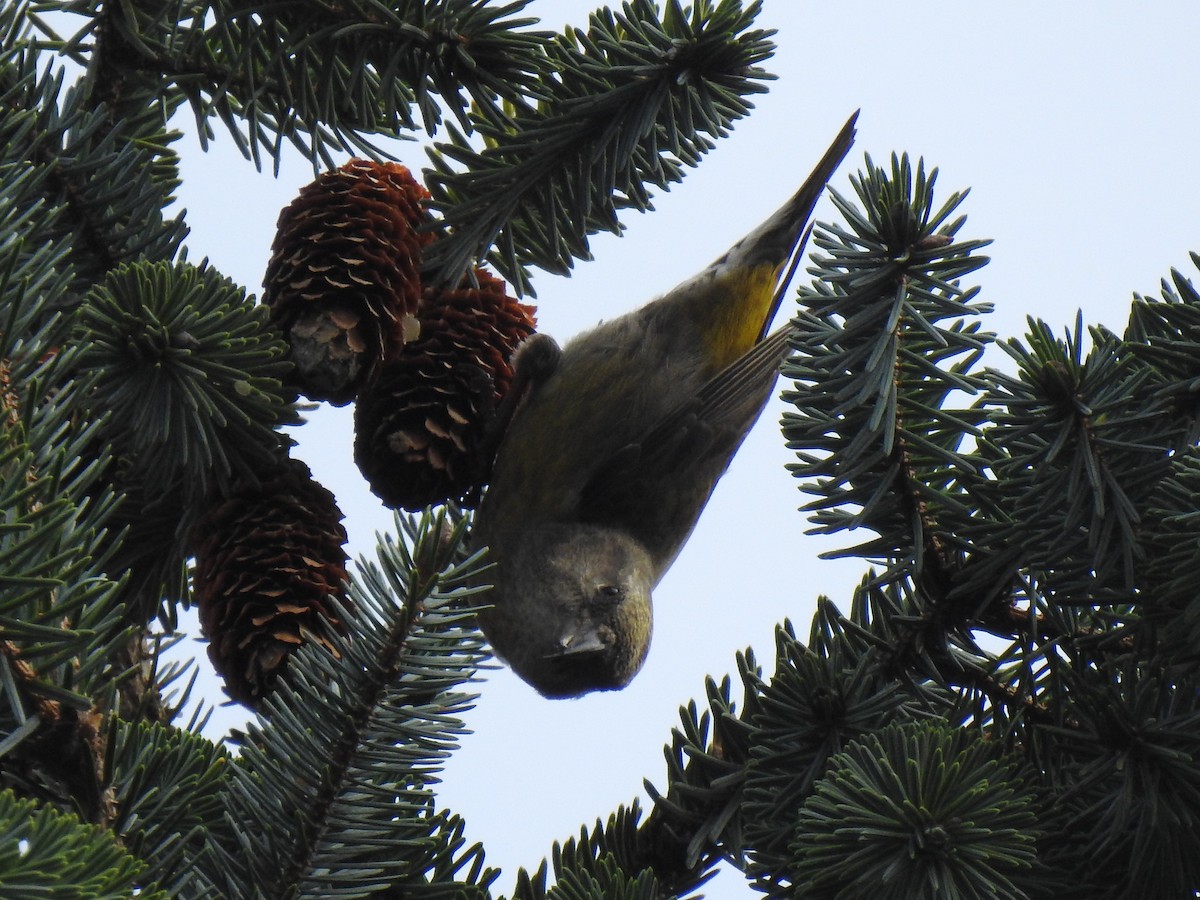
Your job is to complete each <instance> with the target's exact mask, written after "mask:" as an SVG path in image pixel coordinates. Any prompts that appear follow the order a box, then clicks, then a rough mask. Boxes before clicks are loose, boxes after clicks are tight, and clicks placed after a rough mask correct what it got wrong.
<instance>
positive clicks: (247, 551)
mask: <svg viewBox="0 0 1200 900" xmlns="http://www.w3.org/2000/svg"><path fill="white" fill-rule="evenodd" d="M341 520H342V513H341V511H340V510H339V509H338V507H337V502H336V501H335V500H334V496H333V494H331V493H330V492H329V491H328V490H326V489H325V488H324V487H322V486H321V485H320V484H318V483H317V482H316V481H314V480H313V477H312V473H311V472H310V471H309V468H308V466H306V465H305V464H304V463H302V462H300V461H299V460H286V461H285V465H283V466H282V467H281V468H280V470H279V472H278V474H276V475H274V476H273V477H270V478H268V479H265V480H263V481H262V482H261V483H259V484H258V485H256V486H253V487H247V488H244V489H242V490H240V491H235V492H234V493H233V494H232V495H231V496H230V497H228V498H227V499H225V500H223V501H221V502H220V503H218V504H217V505H216V506H215V507H214V508H213V509H212V510H211V511H210V512H209V514H208V516H207V517H206V518H205V520H204V521H203V522H202V523H201V525H200V526H199V528H198V529H197V532H196V541H195V547H196V567H195V571H194V574H193V587H194V591H195V597H196V601H197V605H198V606H199V611H200V625H201V628H202V629H203V631H204V635H205V636H206V637H207V638H208V640H209V645H208V656H209V659H211V660H212V663H213V666H214V667H215V668H216V670H217V672H219V673H220V674H221V675H222V676H223V677H224V678H225V690H226V692H228V694H229V696H231V697H232V698H233V699H235V700H238V701H240V702H242V703H245V704H246V705H248V706H254V705H255V704H256V703H257V701H258V700H259V699H261V698H262V697H263V696H264V695H266V694H268V693H269V692H270V691H271V690H272V688H273V687H274V685H275V682H276V679H277V678H278V677H279V676H280V675H281V674H282V673H283V672H284V671H285V669H286V664H287V660H288V658H289V657H290V656H291V654H292V653H293V652H294V651H295V650H296V649H297V648H299V647H300V645H301V644H303V643H304V641H305V640H307V639H309V638H312V639H314V640H316V641H317V642H318V643H320V644H322V645H323V646H324V647H326V648H327V649H329V650H330V651H333V646H332V644H331V643H330V641H329V635H330V634H331V633H332V631H337V632H339V633H342V634H344V633H345V626H344V624H343V623H342V622H341V621H340V620H339V618H338V616H337V613H336V612H335V610H334V608H333V606H332V605H331V602H330V600H331V598H335V597H336V598H337V599H338V600H339V601H340V602H341V603H342V604H343V605H344V604H346V603H347V602H348V599H347V597H346V593H345V586H344V582H345V579H346V559H347V557H346V552H345V550H344V544H345V543H346V539H347V538H346V529H345V528H343V527H342V524H341Z"/></svg>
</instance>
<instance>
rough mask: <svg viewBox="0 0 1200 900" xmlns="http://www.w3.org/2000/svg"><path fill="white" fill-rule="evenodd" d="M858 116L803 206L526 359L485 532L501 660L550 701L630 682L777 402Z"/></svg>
mask: <svg viewBox="0 0 1200 900" xmlns="http://www.w3.org/2000/svg"><path fill="white" fill-rule="evenodd" d="M857 117H858V113H857V112H855V113H854V115H852V116H851V117H850V119H849V120H848V121H847V122H846V124H845V125H844V126H843V128H842V129H841V131H840V132H839V133H838V135H837V137H836V138H835V139H834V141H833V143H832V144H831V145H830V147H829V149H828V150H827V151H826V153H825V155H824V156H823V157H822V158H821V160H820V162H819V163H817V165H816V167H815V168H814V169H813V171H812V173H811V174H810V175H809V177H808V178H807V179H806V180H805V181H804V183H803V184H802V185H801V186H800V188H799V189H798V190H797V191H796V192H795V194H793V195H792V197H791V198H790V199H789V200H788V201H787V202H786V203H785V204H784V205H783V206H782V207H781V208H780V209H779V210H777V211H776V212H775V213H774V214H773V215H771V216H770V217H769V218H767V219H766V220H765V221H764V222H763V223H762V224H761V225H759V226H758V227H757V228H755V229H754V230H753V231H751V232H750V233H749V234H748V235H746V236H745V237H743V238H742V239H741V240H739V241H738V242H737V243H735V244H734V245H733V246H732V247H730V249H729V250H728V251H726V252H725V253H724V254H723V255H722V256H721V257H720V258H718V259H717V260H715V261H714V262H713V263H712V264H711V265H709V266H708V267H707V268H705V269H704V270H703V271H701V272H700V273H698V274H697V275H695V276H693V277H691V278H689V279H687V280H686V281H684V282H683V283H681V284H680V285H678V286H677V287H675V288H673V289H672V290H670V291H668V292H667V293H665V294H663V295H662V296H660V297H658V298H656V299H654V300H651V301H650V302H649V303H647V304H646V305H644V306H642V307H640V308H638V309H636V310H634V311H633V312H630V313H627V314H625V315H622V316H619V317H617V318H614V319H611V320H609V321H605V322H601V323H600V324H599V325H598V326H596V327H595V328H594V329H591V330H590V331H587V332H585V333H583V334H580V335H578V336H577V337H575V338H573V339H572V340H570V341H569V342H567V344H566V345H565V346H564V347H560V346H559V345H558V343H557V342H556V341H555V340H554V339H553V338H552V337H550V336H549V335H546V334H541V333H539V334H535V335H533V336H531V337H530V338H528V339H527V340H526V341H525V342H524V343H523V344H522V345H521V346H520V347H519V348H518V349H517V351H516V353H515V354H514V355H513V359H512V366H513V373H514V374H513V381H512V386H511V387H510V391H509V395H508V398H506V402H505V404H504V408H502V410H501V411H500V412H499V413H498V419H500V420H501V421H502V422H503V425H501V426H500V428H501V429H502V433H501V434H500V435H499V436H498V437H497V439H496V441H495V447H496V450H495V455H494V459H493V461H492V469H491V474H490V477H489V481H488V484H487V488H486V491H485V492H484V494H483V497H482V500H481V502H480V504H479V508H478V509H477V510H476V513H475V516H474V520H473V524H472V538H471V540H472V545H473V546H474V547H476V548H483V547H487V548H488V552H489V559H490V561H491V563H492V565H491V566H490V568H489V569H488V570H487V571H486V573H485V574H484V575H483V576H482V578H483V579H484V581H485V582H486V583H488V584H490V586H491V589H490V591H489V592H488V593H487V595H485V596H484V597H483V598H482V606H481V608H480V610H479V613H478V619H479V624H480V627H481V629H482V630H483V632H484V634H485V635H486V636H487V638H488V641H489V643H490V644H491V646H492V649H493V650H494V651H495V653H496V655H497V656H498V657H499V658H500V659H501V660H503V661H504V662H506V663H507V664H508V665H509V667H510V668H512V670H513V671H514V672H515V673H516V674H517V675H518V676H519V677H520V678H521V679H523V680H524V681H525V682H527V683H528V684H529V685H531V686H532V687H533V688H534V689H536V690H537V691H538V692H539V693H541V694H542V695H543V696H545V697H548V698H555V699H559V698H573V697H579V696H582V695H584V694H587V693H589V692H592V691H607V690H618V689H621V688H623V687H625V686H627V685H628V684H629V682H630V681H631V680H632V679H633V677H634V676H635V675H636V674H637V672H638V671H639V670H640V669H641V667H642V664H643V662H644V661H645V658H646V655H647V652H648V650H649V646H650V635H651V631H652V627H653V605H652V599H651V592H652V590H653V588H654V587H655V586H656V585H657V584H658V582H659V581H660V579H661V578H662V576H663V574H664V573H665V572H666V571H667V569H669V568H670V566H671V564H672V563H673V562H674V560H675V558H676V556H677V555H678V554H679V551H680V549H681V548H682V547H683V545H684V544H685V543H686V541H687V539H688V537H689V536H690V534H691V532H692V530H693V529H694V527H695V525H696V522H697V520H698V519H699V517H700V514H701V512H702V511H703V509H704V507H705V505H706V504H707V502H708V500H709V497H710V496H711V494H712V491H713V488H714V487H715V486H716V483H717V481H718V480H719V479H720V477H721V475H722V474H723V473H724V472H725V470H726V469H727V468H728V466H729V463H730V461H731V460H732V459H733V456H734V454H735V453H736V452H737V450H738V448H739V447H740V446H741V444H742V441H743V439H744V438H745V436H746V434H747V433H748V432H749V431H750V428H751V427H752V426H753V424H754V423H755V421H756V420H757V419H758V417H759V415H760V414H761V412H762V410H763V408H764V406H765V405H766V403H767V400H768V399H769V398H770V396H771V393H772V392H773V389H774V385H775V382H776V379H777V376H778V374H779V367H780V364H781V363H782V361H783V359H784V357H785V356H786V355H787V353H788V352H789V343H788V337H789V332H790V326H784V327H782V328H780V329H778V330H776V331H774V332H771V333H768V329H769V327H770V324H771V321H772V320H773V318H774V317H775V314H776V311H777V310H778V308H779V305H780V302H781V300H782V298H783V296H784V294H785V292H786V290H787V286H788V283H789V282H790V280H791V277H792V275H793V274H794V272H795V269H796V266H797V265H798V263H799V258H800V255H801V253H802V251H803V245H804V243H805V241H806V240H807V236H808V233H809V232H810V231H811V227H810V226H809V225H808V220H809V218H810V216H811V215H812V211H813V208H814V207H815V206H816V203H817V201H818V199H819V198H820V197H821V194H822V193H823V191H824V189H825V186H826V184H827V183H828V181H829V179H830V178H831V177H832V176H833V174H834V172H835V171H836V169H837V168H838V166H839V165H840V163H841V162H842V160H843V159H844V158H845V156H846V154H847V153H848V152H849V150H850V148H851V146H852V145H853V143H854V137H855V123H856V121H857Z"/></svg>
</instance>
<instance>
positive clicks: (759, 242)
mask: <svg viewBox="0 0 1200 900" xmlns="http://www.w3.org/2000/svg"><path fill="white" fill-rule="evenodd" d="M857 121H858V111H857V110H856V111H855V112H854V115H852V116H851V117H850V118H849V119H848V120H847V121H846V124H845V125H844V126H842V130H841V131H840V132H838V136H837V137H836V138H834V139H833V143H832V144H830V145H829V149H828V150H826V151H825V155H824V156H822V157H821V161H820V162H818V163H817V165H816V167H815V168H814V169H813V170H812V173H811V174H810V175H809V176H808V178H806V179H805V180H804V184H802V185H800V188H799V190H797V191H796V193H794V194H792V196H791V198H790V199H788V201H787V202H786V203H784V204H783V206H781V207H780V208H779V209H778V210H776V212H775V213H774V215H772V216H771V217H770V218H768V219H767V220H766V221H765V222H763V223H762V224H761V225H759V226H758V227H757V228H755V229H754V230H753V231H752V232H750V233H749V234H748V235H746V236H745V237H744V238H742V239H741V240H740V241H738V242H737V243H736V244H734V245H733V246H732V247H730V248H729V250H728V251H726V253H725V255H724V256H722V257H721V258H720V259H718V260H716V261H715V262H713V264H712V266H711V267H710V268H714V269H715V268H718V267H722V268H726V267H727V268H731V269H746V270H752V269H756V268H758V267H759V266H771V267H773V268H775V269H776V270H777V271H778V273H779V278H778V281H777V284H776V289H775V296H774V300H773V302H772V304H771V308H770V310H769V311H768V315H767V317H766V318H765V319H764V320H763V323H762V332H761V333H760V334H759V340H762V338H763V337H765V336H766V333H767V329H768V328H770V325H771V321H772V320H773V319H774V318H775V313H776V312H777V311H778V309H779V304H780V303H781V302H782V300H783V295H784V294H785V293H786V292H787V288H788V285H789V284H790V283H791V280H792V276H793V275H794V274H795V272H796V269H797V268H798V267H799V264H800V257H801V255H802V252H803V249H804V243H805V241H806V240H807V238H808V233H809V231H810V230H811V229H809V228H808V227H807V226H808V220H809V217H810V216H811V215H812V211H813V208H814V207H815V206H816V205H817V201H818V200H820V199H821V194H822V193H823V192H824V190H825V185H826V184H827V183H828V182H829V179H830V178H832V177H833V173H834V172H835V171H836V170H837V167H838V166H839V165H840V164H841V162H842V160H843V159H845V157H846V154H847V153H849V152H850V147H851V146H852V145H853V144H854V135H855V127H854V126H855V123H856V122H857Z"/></svg>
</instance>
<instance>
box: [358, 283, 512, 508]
mask: <svg viewBox="0 0 1200 900" xmlns="http://www.w3.org/2000/svg"><path fill="white" fill-rule="evenodd" d="M475 278H476V281H477V282H478V287H472V286H471V285H470V284H469V283H466V282H464V284H463V285H462V286H460V287H458V288H456V289H453V290H450V289H442V290H430V291H427V292H426V295H425V297H424V300H423V301H422V305H421V310H420V312H419V313H418V316H417V321H418V327H419V333H418V335H417V337H416V338H415V339H414V340H412V341H411V342H410V343H409V344H408V345H406V346H405V348H404V352H403V353H400V354H399V355H397V356H396V357H394V358H391V359H389V360H388V361H387V362H386V364H385V365H384V367H383V368H382V369H381V370H380V372H379V374H378V376H377V377H376V378H374V379H372V380H371V381H370V382H369V383H368V384H367V385H365V386H364V387H363V389H362V391H361V393H360V394H359V397H358V402H357V403H356V405H355V409H354V459H355V462H357V463H358V468H359V471H361V472H362V474H363V477H364V478H366V479H367V482H368V483H369V484H370V486H371V490H372V491H374V492H375V494H376V495H378V496H379V497H380V498H381V499H382V500H383V502H384V503H385V504H387V505H388V506H390V507H393V508H395V507H401V508H403V509H408V510H418V509H421V508H423V507H425V506H428V505H430V504H434V503H442V502H445V501H447V500H459V501H462V502H465V503H467V504H468V505H469V502H470V499H471V498H470V495H471V494H472V493H473V491H474V490H475V489H477V488H478V487H480V486H481V485H482V483H483V481H484V480H485V478H486V476H487V464H488V462H489V460H487V459H486V458H485V455H486V454H485V452H484V451H485V447H484V444H485V437H486V431H487V427H488V424H489V423H490V421H491V419H492V415H493V413H494V411H495V409H496V406H497V404H498V403H499V401H500V399H501V398H502V397H503V396H504V394H505V393H506V392H507V391H508V387H509V384H510V383H511V382H512V365H511V362H510V360H511V359H512V355H513V351H515V350H516V348H517V346H518V345H519V344H520V343H521V342H522V341H524V340H525V339H526V338H527V337H529V336H530V335H531V334H533V331H534V318H533V311H534V308H533V307H532V306H525V305H523V304H521V303H519V302H517V300H515V299H514V298H512V297H510V296H508V294H507V292H506V291H505V286H504V282H503V281H501V280H500V279H498V278H496V277H495V276H493V275H491V274H489V273H488V272H486V271H484V270H483V269H477V270H476V271H475Z"/></svg>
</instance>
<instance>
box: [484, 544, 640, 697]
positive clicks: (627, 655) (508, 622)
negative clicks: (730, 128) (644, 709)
mask: <svg viewBox="0 0 1200 900" xmlns="http://www.w3.org/2000/svg"><path fill="white" fill-rule="evenodd" d="M506 543H507V547H506V548H505V551H504V552H503V553H501V554H500V555H499V558H498V560H497V562H498V567H497V570H496V579H495V581H496V588H495V591H496V596H495V597H494V598H493V599H494V602H495V606H494V608H493V609H491V610H488V611H487V612H486V613H484V614H483V615H482V616H481V619H482V622H483V626H484V631H485V632H486V633H487V635H488V638H489V639H490V640H491V642H492V646H493V647H494V648H495V650H496V652H497V653H498V654H499V655H500V656H502V657H503V658H504V659H505V660H506V661H507V662H508V663H509V665H510V666H512V668H513V670H514V671H515V672H516V673H517V674H518V675H520V676H521V678H522V679H524V680H525V681H526V682H528V683H529V684H530V685H532V686H533V687H534V688H536V689H537V690H538V691H539V692H540V693H541V694H542V695H544V696H546V697H554V698H560V697H577V696H580V695H581V694H586V693H589V692H591V691H605V690H617V689H619V688H623V687H625V685H627V684H628V683H629V682H630V680H632V678H633V676H634V675H636V674H637V672H638V670H639V669H640V668H641V667H642V663H643V662H644V661H645V659H646V653H647V651H648V650H649V648H650V632H651V624H652V618H653V615H652V609H651V602H650V589H651V587H652V585H653V579H654V568H653V565H652V563H651V561H650V557H649V555H648V554H647V553H646V551H645V550H643V549H642V548H641V547H640V546H639V545H638V544H637V542H636V541H634V540H633V539H632V538H631V537H629V536H628V535H627V534H625V533H623V532H619V531H614V530H612V529H606V528H598V527H595V526H590V525H577V524H574V525H549V526H539V527H536V528H530V529H527V530H525V531H524V532H523V533H522V534H521V535H520V536H519V537H517V538H516V539H515V540H511V541H509V542H506Z"/></svg>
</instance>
